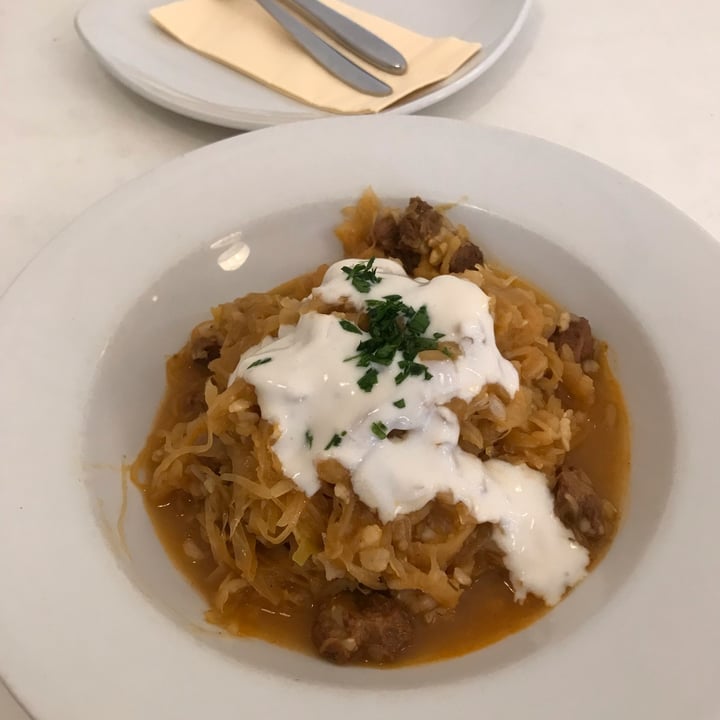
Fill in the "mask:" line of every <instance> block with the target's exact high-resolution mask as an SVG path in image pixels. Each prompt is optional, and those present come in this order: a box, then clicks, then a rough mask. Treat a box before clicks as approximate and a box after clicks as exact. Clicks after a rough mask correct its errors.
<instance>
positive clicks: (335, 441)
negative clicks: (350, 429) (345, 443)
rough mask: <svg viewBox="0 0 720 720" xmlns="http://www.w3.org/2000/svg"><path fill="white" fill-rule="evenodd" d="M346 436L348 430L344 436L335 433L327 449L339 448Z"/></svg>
mask: <svg viewBox="0 0 720 720" xmlns="http://www.w3.org/2000/svg"><path fill="white" fill-rule="evenodd" d="M345 435H347V430H346V431H345V432H344V433H342V435H338V434H337V433H335V434H334V435H333V436H332V437H331V438H330V442H329V443H328V444H327V445H326V446H325V449H326V450H329V449H330V448H334V447H337V446H338V445H339V444H340V443H341V442H342V439H343V436H345Z"/></svg>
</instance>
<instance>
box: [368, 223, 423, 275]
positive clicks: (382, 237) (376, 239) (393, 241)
mask: <svg viewBox="0 0 720 720" xmlns="http://www.w3.org/2000/svg"><path fill="white" fill-rule="evenodd" d="M370 241H371V242H372V243H373V244H374V245H377V246H378V247H380V248H382V249H383V250H384V251H385V254H386V255H387V256H388V257H391V258H395V259H396V260H399V261H400V262H401V263H402V266H403V267H404V268H405V272H407V273H411V272H412V271H413V270H414V269H415V268H416V267H417V266H418V263H419V262H420V253H419V252H417V251H416V250H413V249H412V248H409V247H407V246H406V245H404V244H403V243H402V242H401V240H400V228H399V227H398V224H397V222H396V220H395V218H394V217H393V216H392V215H383V216H382V217H379V218H378V219H377V220H376V221H375V225H374V226H373V229H372V233H371V236H370Z"/></svg>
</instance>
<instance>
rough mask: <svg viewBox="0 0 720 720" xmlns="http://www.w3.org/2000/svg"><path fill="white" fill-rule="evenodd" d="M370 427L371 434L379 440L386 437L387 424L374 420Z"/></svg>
mask: <svg viewBox="0 0 720 720" xmlns="http://www.w3.org/2000/svg"><path fill="white" fill-rule="evenodd" d="M370 429H371V430H372V432H373V435H375V437H378V438H380V439H381V440H384V439H385V438H386V437H387V425H386V424H385V423H383V422H374V423H373V424H372V425H371V426H370Z"/></svg>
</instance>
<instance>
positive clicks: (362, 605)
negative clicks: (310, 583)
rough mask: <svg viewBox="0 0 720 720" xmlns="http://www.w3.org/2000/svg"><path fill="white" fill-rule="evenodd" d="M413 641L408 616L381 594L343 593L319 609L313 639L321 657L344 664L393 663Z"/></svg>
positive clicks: (409, 617)
mask: <svg viewBox="0 0 720 720" xmlns="http://www.w3.org/2000/svg"><path fill="white" fill-rule="evenodd" d="M412 639H413V621H412V617H411V615H410V613H409V612H408V610H407V609H406V608H405V606H404V605H401V604H400V603H399V602H398V601H397V600H393V599H392V598H389V597H388V596H386V595H382V594H381V593H377V592H373V593H370V594H369V595H363V594H362V593H359V592H353V593H351V592H343V593H339V594H337V595H334V596H333V597H331V598H330V599H329V600H327V601H326V602H325V603H323V604H322V605H321V606H320V609H319V611H318V614H317V616H316V618H315V622H314V623H313V627H312V640H313V643H314V644H315V647H316V648H317V650H318V652H319V653H320V655H321V656H322V657H324V658H326V659H328V660H331V661H332V662H334V663H338V664H340V665H343V664H345V663H347V662H350V661H351V660H371V661H372V662H375V663H385V662H392V661H393V660H396V659H397V658H398V657H399V656H400V655H401V654H402V653H403V652H405V650H406V649H407V648H408V646H409V645H410V643H411V642H412Z"/></svg>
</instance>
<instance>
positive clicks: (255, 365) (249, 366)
mask: <svg viewBox="0 0 720 720" xmlns="http://www.w3.org/2000/svg"><path fill="white" fill-rule="evenodd" d="M271 360H272V358H271V357H266V358H260V359H259V360H256V361H255V362H254V363H250V364H249V365H248V370H249V369H250V368H254V367H257V366H258V365H265V364H266V363H269V362H270V361H271Z"/></svg>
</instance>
